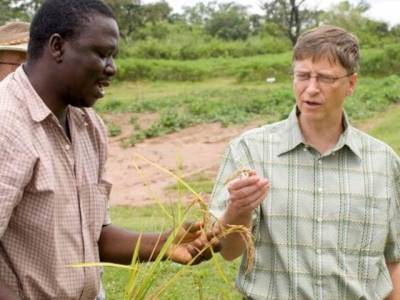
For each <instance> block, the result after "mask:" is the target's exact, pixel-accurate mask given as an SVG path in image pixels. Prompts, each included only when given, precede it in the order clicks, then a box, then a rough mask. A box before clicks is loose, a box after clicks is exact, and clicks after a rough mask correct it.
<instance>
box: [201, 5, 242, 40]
mask: <svg viewBox="0 0 400 300" xmlns="http://www.w3.org/2000/svg"><path fill="white" fill-rule="evenodd" d="M204 29H205V31H206V32H207V33H209V34H210V35H211V36H214V37H219V38H221V39H224V40H239V39H240V40H245V39H247V37H248V36H249V35H250V21H249V18H248V15H247V13H246V10H245V7H243V6H241V5H237V4H234V3H233V2H230V3H226V4H225V3H224V4H220V5H219V8H218V10H216V11H213V12H212V13H211V15H210V18H209V19H207V20H206V22H205V27H204Z"/></svg>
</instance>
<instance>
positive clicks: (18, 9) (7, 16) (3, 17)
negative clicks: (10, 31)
mask: <svg viewBox="0 0 400 300" xmlns="http://www.w3.org/2000/svg"><path fill="white" fill-rule="evenodd" d="M0 11H1V13H0V26H1V25H3V24H5V23H7V22H8V21H12V20H20V21H25V20H28V19H29V17H28V15H27V14H26V13H25V10H24V7H23V6H22V4H21V3H20V1H16V0H0Z"/></svg>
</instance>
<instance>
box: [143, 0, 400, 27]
mask: <svg viewBox="0 0 400 300" xmlns="http://www.w3.org/2000/svg"><path fill="white" fill-rule="evenodd" d="M203 1H204V0H203ZM203 1H202V0H167V2H168V4H169V5H170V6H171V7H172V8H173V9H174V11H175V12H181V8H182V7H183V6H192V5H193V4H195V3H198V2H203ZM151 2H157V0H142V3H143V4H146V3H151ZM204 2H208V1H204ZM217 2H220V3H223V2H236V3H238V4H241V5H246V6H248V7H249V10H250V11H251V12H260V8H259V7H260V3H262V2H263V1H262V0H217ZM339 2H341V1H339V0H324V1H322V0H306V2H305V4H306V5H308V6H309V7H310V8H313V7H318V8H320V9H326V8H329V6H331V5H332V4H336V3H339ZM350 2H352V3H357V2H359V1H358V0H350ZM367 2H368V3H369V4H370V5H371V8H370V10H369V11H368V12H367V13H366V15H367V16H368V17H370V18H372V19H376V20H381V21H385V22H387V23H389V24H390V25H396V24H400V0H367Z"/></svg>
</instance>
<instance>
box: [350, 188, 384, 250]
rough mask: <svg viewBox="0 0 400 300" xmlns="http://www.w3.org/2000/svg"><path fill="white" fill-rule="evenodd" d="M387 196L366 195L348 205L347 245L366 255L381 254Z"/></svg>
mask: <svg viewBox="0 0 400 300" xmlns="http://www.w3.org/2000/svg"><path fill="white" fill-rule="evenodd" d="M388 208H389V198H384V197H382V198H378V197H371V196H366V197H365V199H364V200H363V201H354V203H351V204H350V205H349V214H348V216H349V218H348V220H347V221H348V222H347V245H348V247H349V248H350V249H351V250H356V251H360V254H362V255H366V256H380V255H383V251H384V248H385V241H386V237H387V233H388Z"/></svg>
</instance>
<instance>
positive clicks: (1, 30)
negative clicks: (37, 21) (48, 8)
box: [0, 22, 29, 52]
mask: <svg viewBox="0 0 400 300" xmlns="http://www.w3.org/2000/svg"><path fill="white" fill-rule="evenodd" d="M28 40H29V23H26V22H10V23H7V24H6V25H3V26H0V51H1V50H11V51H22V52H26V50H27V46H28Z"/></svg>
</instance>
